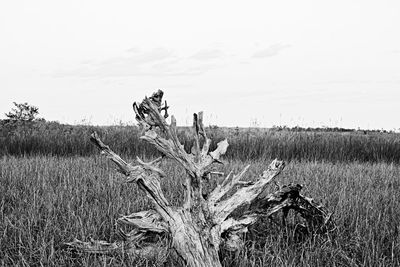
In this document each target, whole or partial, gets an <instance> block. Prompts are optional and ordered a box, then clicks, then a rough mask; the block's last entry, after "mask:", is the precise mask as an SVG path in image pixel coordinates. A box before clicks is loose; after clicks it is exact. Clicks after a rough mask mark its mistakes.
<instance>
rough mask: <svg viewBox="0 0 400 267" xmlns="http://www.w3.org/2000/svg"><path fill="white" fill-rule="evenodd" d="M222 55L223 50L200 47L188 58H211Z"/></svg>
mask: <svg viewBox="0 0 400 267" xmlns="http://www.w3.org/2000/svg"><path fill="white" fill-rule="evenodd" d="M224 55H225V54H224V52H222V51H221V50H219V49H202V50H200V51H198V52H197V53H195V54H194V55H192V56H191V57H190V58H191V59H196V60H211V59H217V58H222V57H223V56H224Z"/></svg>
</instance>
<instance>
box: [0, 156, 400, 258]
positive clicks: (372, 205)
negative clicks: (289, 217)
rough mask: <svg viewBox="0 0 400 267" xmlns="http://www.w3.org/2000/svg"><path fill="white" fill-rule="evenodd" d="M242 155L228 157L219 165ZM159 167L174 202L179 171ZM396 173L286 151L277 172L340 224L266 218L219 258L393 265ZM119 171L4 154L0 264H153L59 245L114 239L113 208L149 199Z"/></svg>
mask: <svg viewBox="0 0 400 267" xmlns="http://www.w3.org/2000/svg"><path fill="white" fill-rule="evenodd" d="M246 163H249V162H248V161H247V162H242V161H239V160H232V161H230V162H229V163H228V164H227V165H226V166H224V167H223V170H224V171H227V170H228V169H234V170H239V169H240V167H241V166H243V165H244V164H246ZM250 163H251V164H252V167H251V169H250V171H249V173H248V175H247V177H246V179H250V178H251V177H254V176H255V175H257V174H259V173H261V172H262V170H263V169H264V168H265V167H266V166H267V164H268V160H265V161H264V160H258V161H254V160H253V161H251V162H250ZM162 168H163V169H164V170H165V171H166V173H167V177H168V179H163V181H162V186H163V188H164V189H165V190H164V191H165V192H166V195H167V198H168V199H170V200H171V201H172V202H173V203H175V204H178V202H179V199H180V196H181V195H182V194H181V192H182V185H181V182H182V175H184V173H183V172H182V170H181V169H180V168H179V167H177V166H176V165H174V164H171V162H169V161H166V162H165V163H163V165H162ZM399 177H400V166H398V165H396V164H388V163H356V162H352V163H343V162H337V163H331V162H312V161H311V162H304V161H303V162H297V161H292V162H291V163H289V164H288V166H287V168H286V169H285V170H284V172H283V173H282V174H281V176H279V177H278V179H279V181H280V182H282V183H289V182H296V183H302V184H304V185H305V188H304V194H306V195H311V196H313V197H314V199H315V200H317V201H320V202H322V203H323V204H324V205H325V206H326V207H327V208H328V209H330V210H332V211H335V214H334V219H335V221H336V223H337V225H338V229H337V231H336V232H335V233H333V234H331V235H328V236H318V235H314V236H310V237H308V238H306V239H304V240H301V241H298V240H297V241H296V240H294V238H293V236H292V232H291V231H289V230H288V231H286V230H284V229H283V230H282V229H278V228H276V227H275V226H274V224H272V223H271V222H270V221H265V222H264V223H262V224H260V225H259V226H258V227H257V228H255V229H253V230H251V231H250V232H249V234H248V238H249V239H248V241H247V243H246V247H245V249H244V250H243V251H241V252H240V253H239V254H238V255H225V258H224V265H225V266H268V265H271V266H399V265H400V233H399V230H400V229H399V228H400V225H399V223H398V222H399V221H400V211H399V208H398V207H399V206H400V190H399V189H400V180H399ZM122 180H123V177H122V176H121V175H120V174H118V173H117V172H115V171H114V169H113V167H112V165H111V164H110V163H108V162H107V160H106V159H104V158H100V157H98V156H93V157H77V156H74V157H48V156H35V157H18V158H17V157H2V158H1V159H0V185H1V186H0V265H2V266H41V265H44V266H99V265H104V266H129V265H133V266H135V265H138V266H151V264H152V263H151V262H148V261H146V260H144V259H140V258H129V257H126V256H124V255H116V257H113V258H111V257H95V256H88V255H77V254H71V253H69V252H67V251H65V250H63V249H62V248H61V245H62V243H63V242H68V241H71V240H73V238H79V239H82V240H89V238H90V237H92V238H94V239H103V240H108V241H109V240H114V239H116V238H117V237H116V231H115V228H114V222H115V219H116V218H118V217H119V215H121V214H128V213H130V212H135V211H139V210H142V209H147V208H149V207H150V203H149V201H148V200H147V199H146V198H145V197H144V194H143V193H141V192H140V191H138V189H137V187H136V185H134V184H124V183H123V182H122ZM268 190H271V189H268Z"/></svg>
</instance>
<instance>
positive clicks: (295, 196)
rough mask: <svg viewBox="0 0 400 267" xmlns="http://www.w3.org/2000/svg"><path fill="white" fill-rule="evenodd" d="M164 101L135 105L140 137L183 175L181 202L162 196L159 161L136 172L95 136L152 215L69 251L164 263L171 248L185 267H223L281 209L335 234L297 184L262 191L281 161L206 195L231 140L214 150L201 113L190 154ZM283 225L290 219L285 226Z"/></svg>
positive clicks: (128, 219)
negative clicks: (113, 236) (113, 237)
mask: <svg viewBox="0 0 400 267" xmlns="http://www.w3.org/2000/svg"><path fill="white" fill-rule="evenodd" d="M162 98H163V92H162V91H161V90H158V92H156V93H154V94H153V95H152V96H151V97H149V98H147V97H146V98H145V99H144V100H143V101H142V102H141V103H139V104H137V103H134V104H133V109H134V111H135V113H136V119H137V121H138V123H139V124H140V126H141V127H142V128H143V135H142V136H141V138H142V139H143V140H145V141H147V142H149V143H150V144H152V145H154V146H155V147H156V148H157V149H158V150H159V151H160V152H161V153H162V155H163V156H165V157H168V158H170V159H173V160H174V161H175V162H176V163H177V164H179V165H181V166H182V167H183V168H184V169H185V170H186V177H185V194H184V204H183V205H182V206H181V207H173V206H172V205H170V203H169V202H168V200H167V199H166V198H165V196H164V194H163V191H162V189H161V186H160V179H168V177H166V174H165V173H164V172H163V171H162V170H161V169H159V167H158V162H160V161H161V160H162V158H157V159H155V160H154V161H152V162H143V161H142V160H140V159H139V158H137V165H135V166H133V165H131V164H128V163H127V162H126V161H124V160H123V159H122V158H121V157H120V156H119V155H117V154H116V153H114V152H113V151H112V150H111V149H110V147H108V146H107V145H105V144H104V143H103V142H102V141H101V139H100V138H99V136H98V135H97V134H96V133H93V134H92V136H91V141H92V142H93V143H94V144H95V145H96V146H97V147H98V148H99V149H100V151H101V154H103V155H105V156H107V157H108V158H109V159H110V160H111V161H113V162H114V163H115V164H116V165H117V167H118V170H119V171H120V172H121V173H123V174H124V175H125V176H126V181H127V182H134V183H136V184H137V185H138V186H139V188H140V189H141V190H143V191H144V192H145V193H146V194H147V197H148V198H149V199H151V200H152V202H153V204H154V209H152V210H147V211H141V212H137V213H133V214H130V215H127V216H123V217H122V218H120V219H118V222H120V223H123V224H127V225H131V226H133V227H134V230H133V231H131V232H130V233H124V232H122V231H121V233H120V236H121V240H120V241H117V242H113V243H108V242H105V241H94V240H91V241H89V242H82V241H79V240H74V241H73V242H70V243H66V245H67V246H68V247H70V248H74V249H78V250H81V251H84V252H88V253H99V254H110V253H114V252H124V253H132V254H138V255H141V256H143V257H148V258H157V259H158V260H159V261H160V262H162V261H164V260H165V255H167V252H168V250H170V249H173V250H174V251H175V252H176V254H177V255H178V256H179V257H180V259H181V260H182V262H183V264H185V265H187V266H204V267H216V266H221V263H220V259H219V251H220V250H222V249H224V250H229V251H237V250H239V249H240V248H241V247H242V246H243V233H245V232H246V231H247V229H248V227H249V226H251V225H253V224H254V223H256V222H257V220H259V219H260V218H262V217H268V216H271V215H273V214H276V213H277V212H279V211H282V214H283V216H284V217H285V216H286V215H287V213H288V211H289V210H291V209H292V210H294V211H296V212H298V213H299V214H300V216H302V217H303V218H304V219H305V221H306V222H307V223H306V225H305V226H304V227H306V228H307V229H309V230H310V231H313V232H315V231H322V232H324V231H327V230H329V229H331V228H332V225H333V223H332V221H331V214H329V213H327V212H326V211H325V210H324V209H323V208H322V207H321V206H318V205H316V204H315V203H314V202H313V201H312V199H310V198H307V197H304V196H302V195H301V194H300V190H301V186H300V185H288V186H283V187H280V188H279V189H278V190H277V191H276V192H274V193H271V194H268V193H266V192H265V188H266V186H267V185H268V184H270V183H271V182H272V181H273V180H274V178H275V177H276V176H277V175H278V174H279V173H280V172H281V171H282V170H283V169H284V167H285V164H284V162H283V161H280V160H277V159H275V160H274V161H272V163H271V164H270V165H269V166H268V167H267V168H266V170H265V171H264V172H263V173H262V174H260V176H258V177H256V178H255V179H253V181H252V182H246V181H241V178H242V177H243V175H244V174H245V173H246V171H247V170H248V169H249V167H250V165H248V166H246V167H244V169H243V170H242V171H241V172H240V173H238V174H233V173H232V172H230V173H229V174H228V175H227V176H226V177H225V179H224V180H223V181H222V182H221V183H220V184H218V185H217V186H216V187H215V188H213V189H212V190H209V189H208V188H209V182H210V181H209V178H210V173H211V172H212V168H211V166H212V165H213V164H214V163H221V156H222V155H224V154H225V152H226V150H227V148H228V142H227V140H224V141H221V142H219V143H218V145H217V148H216V149H215V150H214V151H211V152H210V151H209V148H210V144H211V140H210V139H209V138H208V137H207V134H206V131H205V129H204V126H203V113H202V112H199V113H197V114H194V116H193V129H194V145H193V148H192V150H191V152H190V153H188V152H187V151H185V149H184V147H183V145H182V144H181V143H180V141H179V140H178V137H177V129H176V120H175V118H174V116H172V117H171V123H169V124H168V123H167V121H166V118H167V117H168V112H167V111H168V106H167V103H166V102H165V104H164V105H162ZM162 113H164V114H162ZM228 193H229V194H228ZM284 223H285V218H283V220H282V224H284ZM156 237H162V238H161V239H160V238H156ZM157 240H158V241H157ZM159 240H164V241H163V242H162V241H161V242H160V241H159Z"/></svg>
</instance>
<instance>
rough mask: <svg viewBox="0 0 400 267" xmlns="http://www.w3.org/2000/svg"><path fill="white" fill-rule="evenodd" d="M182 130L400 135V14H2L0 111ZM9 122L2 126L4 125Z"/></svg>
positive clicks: (263, 10)
mask: <svg viewBox="0 0 400 267" xmlns="http://www.w3.org/2000/svg"><path fill="white" fill-rule="evenodd" d="M157 89H163V90H164V91H165V97H166V99H167V100H168V103H169V104H170V105H171V113H173V114H175V116H176V117H177V120H178V124H180V125H185V124H190V123H191V114H192V113H193V112H196V111H200V110H203V111H204V112H205V120H206V121H205V123H206V124H207V125H208V124H212V125H220V126H244V127H247V126H254V125H258V126H261V127H270V126H272V125H289V126H293V125H301V126H333V127H335V126H338V127H349V128H357V127H360V128H378V129H380V128H385V129H398V128H400V116H399V115H400V1H399V0H393V1H385V0H379V1H378V0H377V1H368V0H362V1H361V0H360V1H355V0H346V1H342V0H335V1H322V0H316V1H304V0H303V1H298V0H294V1H282V0H281V1H248V0H246V1H232V0H231V1H215V0H214V1H204V0H202V1H171V0H168V1H116V0H114V1H100V0H94V1H84V0H79V1H71V0H68V1H67V0H66V1H56V0H48V1H42V0H35V1H18V0H13V1H1V2H0V90H1V95H0V112H1V114H4V113H5V112H7V111H9V110H10V109H11V108H12V102H13V101H16V102H28V103H30V104H34V105H36V106H38V107H39V111H40V114H41V116H42V117H44V118H45V119H47V120H57V121H60V122H66V123H80V122H82V121H86V122H90V123H92V124H114V123H118V122H119V121H123V122H132V121H134V116H133V112H132V108H131V107H132V102H133V101H135V100H136V101H140V100H142V99H143V97H144V96H145V95H148V96H150V95H151V93H152V92H153V91H156V90H157ZM0 117H4V116H3V115H1V116H0Z"/></svg>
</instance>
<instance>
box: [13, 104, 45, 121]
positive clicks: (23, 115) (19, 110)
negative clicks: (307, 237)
mask: <svg viewBox="0 0 400 267" xmlns="http://www.w3.org/2000/svg"><path fill="white" fill-rule="evenodd" d="M13 103H14V106H15V107H14V108H12V109H11V111H10V112H8V113H5V115H6V116H7V118H8V120H10V121H33V120H36V119H37V118H36V117H37V115H39V108H38V107H35V106H33V105H30V104H28V103H26V102H25V103H21V104H18V103H16V102H13Z"/></svg>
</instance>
